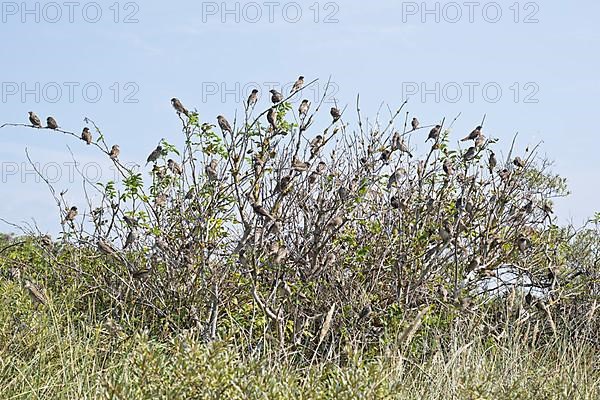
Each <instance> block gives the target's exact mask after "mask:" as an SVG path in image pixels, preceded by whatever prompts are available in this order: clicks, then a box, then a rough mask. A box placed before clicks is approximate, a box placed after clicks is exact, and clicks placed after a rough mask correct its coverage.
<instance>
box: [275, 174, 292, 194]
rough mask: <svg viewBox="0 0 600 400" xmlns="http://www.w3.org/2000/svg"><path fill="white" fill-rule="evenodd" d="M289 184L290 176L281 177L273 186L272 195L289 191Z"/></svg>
mask: <svg viewBox="0 0 600 400" xmlns="http://www.w3.org/2000/svg"><path fill="white" fill-rule="evenodd" d="M291 182H292V177H291V176H290V175H286V176H284V177H282V178H281V179H280V180H279V182H277V185H275V190H274V193H285V192H286V191H287V190H288V189H289V187H290V183H291Z"/></svg>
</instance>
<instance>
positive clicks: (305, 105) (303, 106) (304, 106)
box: [298, 99, 310, 117]
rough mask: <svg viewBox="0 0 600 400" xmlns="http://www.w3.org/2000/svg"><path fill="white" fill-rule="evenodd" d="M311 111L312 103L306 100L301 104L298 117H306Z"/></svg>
mask: <svg viewBox="0 0 600 400" xmlns="http://www.w3.org/2000/svg"><path fill="white" fill-rule="evenodd" d="M309 109H310V102H309V101H308V100H306V99H304V100H302V103H300V106H299V107H298V115H299V116H300V117H306V115H307V114H308V110H309Z"/></svg>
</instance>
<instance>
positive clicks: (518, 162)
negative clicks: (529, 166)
mask: <svg viewBox="0 0 600 400" xmlns="http://www.w3.org/2000/svg"><path fill="white" fill-rule="evenodd" d="M513 164H515V165H516V166H517V167H519V168H525V160H523V159H522V158H521V157H518V156H517V157H515V159H514V160H513Z"/></svg>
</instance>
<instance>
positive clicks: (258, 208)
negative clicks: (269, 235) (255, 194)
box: [252, 204, 275, 221]
mask: <svg viewBox="0 0 600 400" xmlns="http://www.w3.org/2000/svg"><path fill="white" fill-rule="evenodd" d="M252 209H253V210H254V212H255V213H256V214H258V215H260V216H261V217H264V218H267V219H269V220H271V221H275V218H273V216H272V215H271V214H270V213H269V212H268V211H267V209H266V208H264V207H263V206H261V205H260V204H252Z"/></svg>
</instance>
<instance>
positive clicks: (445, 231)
mask: <svg viewBox="0 0 600 400" xmlns="http://www.w3.org/2000/svg"><path fill="white" fill-rule="evenodd" d="M438 234H439V235H440V238H442V241H443V242H449V241H450V239H452V229H450V225H449V224H448V222H447V221H444V223H443V224H442V225H441V226H440V228H439V230H438Z"/></svg>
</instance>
